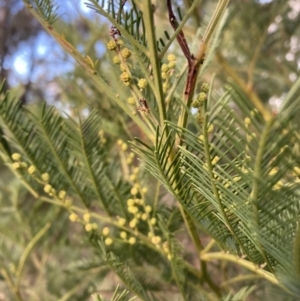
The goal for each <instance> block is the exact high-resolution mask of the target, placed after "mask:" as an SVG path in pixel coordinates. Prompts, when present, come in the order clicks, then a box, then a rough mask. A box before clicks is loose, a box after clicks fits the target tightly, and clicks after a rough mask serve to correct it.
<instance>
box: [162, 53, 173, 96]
mask: <svg viewBox="0 0 300 301" xmlns="http://www.w3.org/2000/svg"><path fill="white" fill-rule="evenodd" d="M167 60H168V64H162V66H161V69H160V70H161V78H162V79H163V80H164V83H163V91H164V92H166V91H168V89H169V88H170V77H171V76H172V74H173V73H174V69H175V67H176V57H175V55H174V54H169V55H168V56H167Z"/></svg>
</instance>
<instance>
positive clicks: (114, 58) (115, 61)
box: [113, 55, 120, 64]
mask: <svg viewBox="0 0 300 301" xmlns="http://www.w3.org/2000/svg"><path fill="white" fill-rule="evenodd" d="M113 62H114V64H120V58H119V57H118V56H117V55H116V56H114V57H113Z"/></svg>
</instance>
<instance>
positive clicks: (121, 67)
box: [120, 63, 127, 72]
mask: <svg viewBox="0 0 300 301" xmlns="http://www.w3.org/2000/svg"><path fill="white" fill-rule="evenodd" d="M120 70H121V71H122V72H126V71H127V65H126V64H124V63H122V64H120Z"/></svg>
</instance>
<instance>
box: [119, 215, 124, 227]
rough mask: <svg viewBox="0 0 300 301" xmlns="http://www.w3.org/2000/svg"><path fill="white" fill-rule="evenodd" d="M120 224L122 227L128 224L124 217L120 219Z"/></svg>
mask: <svg viewBox="0 0 300 301" xmlns="http://www.w3.org/2000/svg"><path fill="white" fill-rule="evenodd" d="M118 224H119V225H120V226H124V225H125V224H126V219H125V218H123V217H120V218H119V220H118Z"/></svg>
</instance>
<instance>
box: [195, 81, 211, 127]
mask: <svg viewBox="0 0 300 301" xmlns="http://www.w3.org/2000/svg"><path fill="white" fill-rule="evenodd" d="M208 91H209V85H208V84H207V83H204V84H202V86H201V89H200V93H199V95H198V96H197V98H196V99H194V100H193V102H192V107H193V108H195V109H198V113H197V120H198V122H199V123H202V121H203V116H202V108H203V104H204V102H205V101H206V99H207V93H208Z"/></svg>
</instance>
